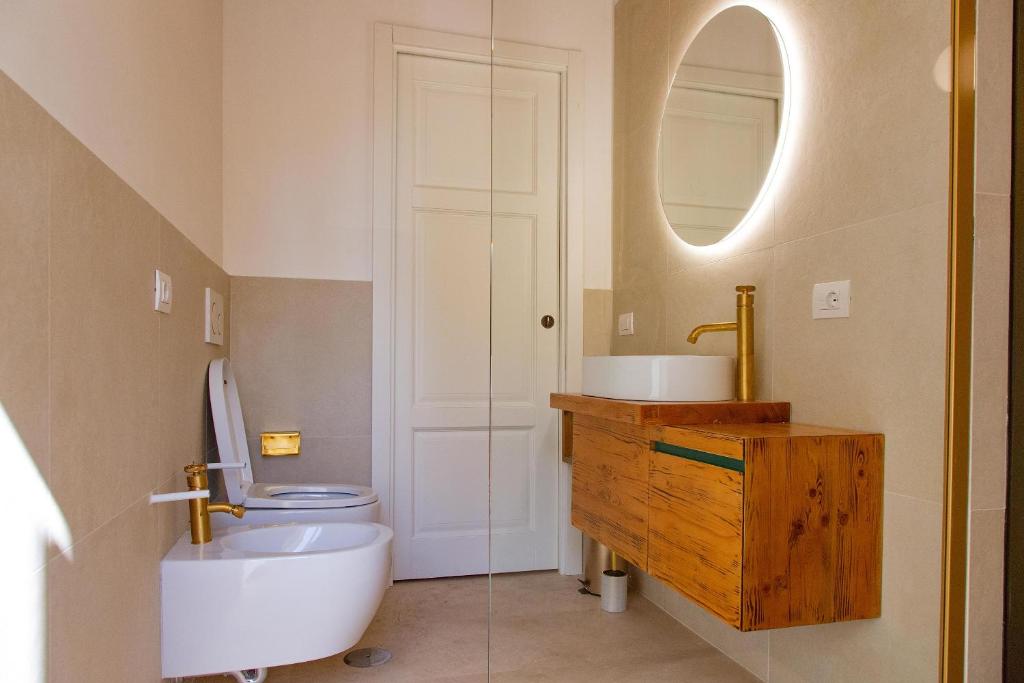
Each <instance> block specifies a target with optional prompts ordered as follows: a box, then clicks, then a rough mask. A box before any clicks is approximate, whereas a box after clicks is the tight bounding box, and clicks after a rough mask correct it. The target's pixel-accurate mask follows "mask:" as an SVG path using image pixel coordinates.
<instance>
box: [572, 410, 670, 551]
mask: <svg viewBox="0 0 1024 683" xmlns="http://www.w3.org/2000/svg"><path fill="white" fill-rule="evenodd" d="M572 439H573V464H572V524H573V526H575V527H576V528H577V529H579V530H580V531H582V532H583V533H585V534H587V535H588V536H590V537H591V538H593V539H594V540H596V541H598V542H600V543H603V544H605V545H606V546H608V547H609V548H611V549H612V550H614V551H615V552H617V553H618V554H619V555H621V556H622V557H623V558H624V559H625V560H626V561H628V562H629V563H631V564H633V565H635V566H637V567H639V568H640V569H646V568H647V518H648V484H647V481H648V476H649V465H648V461H649V459H650V453H651V450H650V441H649V439H648V434H647V429H646V428H645V427H639V426H636V425H629V424H625V423H622V422H614V421H612V420H604V419H601V418H596V417H591V416H588V415H573V437H572Z"/></svg>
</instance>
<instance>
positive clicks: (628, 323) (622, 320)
mask: <svg viewBox="0 0 1024 683" xmlns="http://www.w3.org/2000/svg"><path fill="white" fill-rule="evenodd" d="M630 334H633V314H632V313H622V314H621V315H619V336H620V337H625V336H627V335H630Z"/></svg>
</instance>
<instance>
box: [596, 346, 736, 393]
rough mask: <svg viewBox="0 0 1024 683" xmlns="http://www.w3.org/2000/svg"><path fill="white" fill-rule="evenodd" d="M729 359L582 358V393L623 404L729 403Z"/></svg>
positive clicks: (731, 389) (731, 370)
mask: <svg viewBox="0 0 1024 683" xmlns="http://www.w3.org/2000/svg"><path fill="white" fill-rule="evenodd" d="M735 372H736V361H735V359H734V358H733V357H732V356H585V357H584V358H583V393H584V394H586V395H587V396H599V397H601V398H617V399H622V400H626V401H730V400H732V399H734V398H735V397H736V388H735V384H734V379H733V378H734V375H735Z"/></svg>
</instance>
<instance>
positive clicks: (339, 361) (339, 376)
mask: <svg viewBox="0 0 1024 683" xmlns="http://www.w3.org/2000/svg"><path fill="white" fill-rule="evenodd" d="M372 291H373V290H372V286H371V284H370V283H369V282H343V281H335V280H292V279H282V278H249V277H239V278H232V281H231V300H232V328H233V337H232V343H231V359H232V368H233V369H234V371H235V377H236V379H237V380H238V386H239V394H240V397H241V400H242V413H243V415H244V417H245V423H246V430H247V432H248V434H249V437H250V438H257V437H258V436H259V434H260V432H262V431H272V430H286V429H297V430H300V431H301V432H302V438H303V442H304V444H306V447H307V448H309V449H311V450H310V451H308V453H307V454H304V455H303V456H300V457H299V458H282V459H280V460H277V461H274V462H273V463H271V460H270V459H260V457H259V456H258V455H254V456H253V460H254V463H253V471H254V474H255V475H257V476H258V477H261V478H262V477H264V476H271V475H273V477H274V480H275V481H282V482H297V481H303V480H310V479H312V480H313V481H327V480H329V479H334V478H335V477H338V478H339V479H337V480H339V481H346V480H347V478H349V477H351V478H353V479H359V480H360V481H361V480H363V479H365V480H366V481H367V482H368V481H369V466H370V455H369V450H368V449H366V450H365V452H364V450H363V449H362V448H359V449H357V452H358V458H356V459H355V460H353V459H352V458H350V457H349V455H348V454H346V455H345V456H344V457H340V456H337V457H336V456H332V455H329V454H330V453H332V452H337V450H338V449H340V446H341V443H342V442H341V441H338V440H337V438H338V437H353V436H358V437H369V434H370V370H371V359H372V351H371V336H372V327H371V322H372ZM311 439H322V440H323V441H321V442H318V443H317V444H316V445H309V444H313V442H312V441H311ZM356 443H362V442H361V441H356ZM318 446H319V447H320V448H318ZM332 448H334V449H335V450H334V451H332ZM342 450H343V449H342ZM256 453H258V451H256ZM316 453H318V454H316ZM307 456H308V457H307ZM364 456H365V462H364V461H363V460H362V458H363V457H364ZM320 466H322V467H323V470H322V473H320V474H318V471H319V467H320Z"/></svg>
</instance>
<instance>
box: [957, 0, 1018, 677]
mask: <svg viewBox="0 0 1024 683" xmlns="http://www.w3.org/2000/svg"><path fill="white" fill-rule="evenodd" d="M1012 45H1013V2H1012V0H980V2H979V3H978V93H977V109H976V115H977V121H976V126H977V155H976V163H977V173H976V175H975V191H976V194H975V241H974V248H975V256H974V257H975V272H974V340H973V347H974V348H973V353H974V363H973V368H972V371H973V373H974V375H973V378H972V379H973V398H972V403H971V413H972V425H971V428H972V431H973V434H972V439H971V518H970V529H971V531H970V533H971V545H970V568H969V586H970V590H969V594H968V602H969V608H968V627H967V629H968V630H967V636H968V638H967V673H968V680H970V681H971V683H988V682H989V681H992V682H993V683H995V682H997V681H1001V680H1002V654H1003V653H1002V645H1003V620H1002V618H1001V617H1002V614H1003V550H1004V527H1003V524H1004V519H1005V516H1006V466H1007V462H1006V423H1007V368H1008V362H1009V361H1008V357H1007V353H1008V344H1007V337H1008V334H1009V305H1008V302H1007V292H1008V291H1009V287H1010V149H1011V146H1010V137H1011V113H1012V106H1011V92H1012V77H1013V68H1012Z"/></svg>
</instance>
